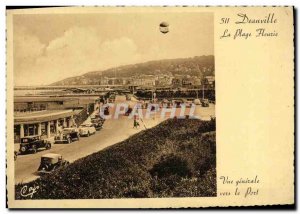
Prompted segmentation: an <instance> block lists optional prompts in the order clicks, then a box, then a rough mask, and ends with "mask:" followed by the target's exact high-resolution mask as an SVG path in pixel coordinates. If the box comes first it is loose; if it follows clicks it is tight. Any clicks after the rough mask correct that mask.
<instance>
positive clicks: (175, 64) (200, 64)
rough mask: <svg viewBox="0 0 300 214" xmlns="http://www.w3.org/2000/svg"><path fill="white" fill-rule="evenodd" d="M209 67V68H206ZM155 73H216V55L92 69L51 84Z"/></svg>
mask: <svg viewBox="0 0 300 214" xmlns="http://www.w3.org/2000/svg"><path fill="white" fill-rule="evenodd" d="M204 68H208V69H204ZM141 74H144V75H150V74H152V75H154V74H173V75H175V74H187V75H192V76H196V75H205V76H206V75H214V56H195V57H193V58H182V59H165V60H157V61H149V62H145V63H139V64H134V65H125V66H120V67H117V68H111V69H107V70H104V71H92V72H88V73H86V74H84V75H82V76H77V77H70V78H67V79H64V80H61V81H58V82H55V83H53V84H51V85H72V84H73V85H74V84H76V85H84V84H90V85H93V84H95V85H97V84H99V79H100V78H101V77H103V76H106V77H115V75H116V76H117V77H132V76H135V75H141Z"/></svg>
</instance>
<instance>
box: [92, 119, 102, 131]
mask: <svg viewBox="0 0 300 214" xmlns="http://www.w3.org/2000/svg"><path fill="white" fill-rule="evenodd" d="M91 123H92V124H93V125H94V127H95V129H96V131H99V130H100V129H101V128H102V126H103V123H104V120H103V119H101V118H92V119H91Z"/></svg>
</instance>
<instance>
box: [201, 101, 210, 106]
mask: <svg viewBox="0 0 300 214" xmlns="http://www.w3.org/2000/svg"><path fill="white" fill-rule="evenodd" d="M201 106H202V107H209V102H208V99H202V100H201Z"/></svg>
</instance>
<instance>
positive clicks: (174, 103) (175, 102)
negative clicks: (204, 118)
mask: <svg viewBox="0 0 300 214" xmlns="http://www.w3.org/2000/svg"><path fill="white" fill-rule="evenodd" d="M181 104H184V102H183V101H182V100H180V99H178V100H173V106H175V107H176V108H181Z"/></svg>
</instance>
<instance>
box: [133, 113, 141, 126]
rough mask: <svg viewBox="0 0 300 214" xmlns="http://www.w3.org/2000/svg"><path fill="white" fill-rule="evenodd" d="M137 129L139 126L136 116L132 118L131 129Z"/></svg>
mask: <svg viewBox="0 0 300 214" xmlns="http://www.w3.org/2000/svg"><path fill="white" fill-rule="evenodd" d="M138 127H140V124H139V122H138V121H137V118H136V115H134V118H133V128H138Z"/></svg>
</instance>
